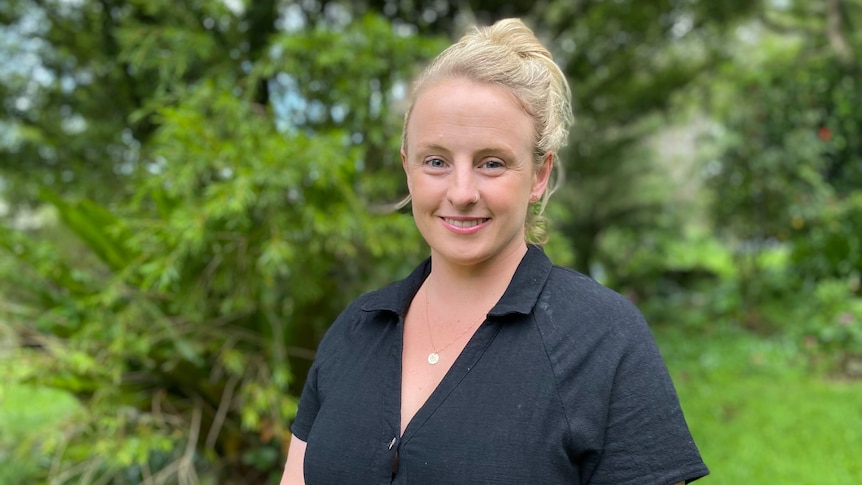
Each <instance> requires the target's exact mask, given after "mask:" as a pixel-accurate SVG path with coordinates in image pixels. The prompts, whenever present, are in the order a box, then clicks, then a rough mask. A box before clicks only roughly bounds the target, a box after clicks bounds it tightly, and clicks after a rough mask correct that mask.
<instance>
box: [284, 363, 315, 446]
mask: <svg viewBox="0 0 862 485" xmlns="http://www.w3.org/2000/svg"><path fill="white" fill-rule="evenodd" d="M319 362H320V361H319V360H317V359H315V361H314V363H313V364H312V366H311V369H310V370H309V371H308V377H307V378H306V380H305V386H304V387H303V389H302V395H301V396H300V398H299V407H298V408H297V411H296V418H294V421H293V424H292V425H291V426H290V431H291V433H293V434H294V435H295V436H296V437H297V438H299V439H301V440H302V441H308V434H309V433H311V425H312V424H314V419H315V418H316V417H317V412H318V411H319V410H320V398H319V396H318V393H317V374H318V367H319Z"/></svg>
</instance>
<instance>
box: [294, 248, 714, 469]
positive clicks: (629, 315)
mask: <svg viewBox="0 0 862 485" xmlns="http://www.w3.org/2000/svg"><path fill="white" fill-rule="evenodd" d="M430 270H431V265H430V260H426V261H425V262H424V263H423V264H422V265H420V266H419V267H418V268H416V270H414V271H413V273H412V274H411V275H410V276H409V277H407V278H406V279H405V280H402V281H400V282H397V283H395V284H393V285H390V286H388V287H386V288H383V289H381V290H378V291H376V292H372V293H369V294H366V295H363V296H362V297H360V298H358V299H357V300H356V301H354V302H353V303H352V304H351V305H350V306H349V307H348V308H347V309H346V310H345V311H344V312H343V313H342V314H341V315H340V316H339V317H338V319H336V321H335V322H334V323H333V325H332V327H331V328H330V329H329V331H328V332H327V333H326V335H325V337H324V339H323V341H322V342H321V344H320V346H319V349H318V354H317V358H316V360H315V362H314V364H313V366H312V368H311V371H310V372H309V376H308V380H307V382H306V387H305V389H304V390H303V393H302V397H301V400H300V404H299V411H298V414H297V416H296V421H295V422H294V424H293V426H292V431H293V433H294V434H295V435H296V436H297V437H298V438H299V439H301V440H303V441H306V442H307V448H306V454H305V464H304V467H305V479H306V483H307V484H309V485H313V484H351V483H356V484H363V485H367V484H377V483H379V484H389V483H394V484H406V483H410V484H456V483H458V484H460V483H495V484H516V483H517V484H521V483H524V484H534V483H535V484H563V483H566V484H570V483H584V484H585V483H590V484H614V485H619V484H626V483H631V484H670V483H675V482H679V481H684V480H685V481H691V480H694V479H697V478H699V477H702V476H704V475H706V474H707V473H708V470H707V468H706V466H705V465H704V464H703V462H702V460H701V458H700V455H699V453H698V451H697V447H696V446H695V444H694V442H693V440H692V438H691V435H690V433H689V430H688V427H687V425H686V422H685V419H684V417H683V414H682V411H681V409H680V407H679V402H678V399H677V396H676V392H675V390H674V388H673V384H672V382H671V380H670V377H669V375H668V372H667V369H666V368H665V365H664V362H663V361H662V359H661V356H660V355H659V352H658V350H657V348H656V346H655V343H654V341H653V338H652V335H651V334H650V332H649V329H648V328H647V325H646V323H645V322H644V320H643V317H642V316H641V314H640V312H639V311H638V310H637V309H636V308H635V307H634V306H633V305H631V303H629V301H628V300H626V299H625V298H623V297H622V296H620V295H619V294H617V293H615V292H613V291H611V290H609V289H607V288H605V287H603V286H601V285H600V284H598V283H596V282H595V281H594V280H592V279H589V278H587V277H586V276H583V275H581V274H579V273H577V272H574V271H571V270H568V269H564V268H560V267H556V266H552V265H551V263H550V261H549V260H548V259H547V257H546V256H545V254H544V253H543V252H542V250H541V249H539V248H537V247H535V246H530V248H529V250H528V251H527V254H526V255H525V256H524V258H523V260H522V261H521V263H520V265H519V267H518V269H517V271H516V272H515V275H514V276H513V278H512V281H511V283H510V284H509V287H508V288H507V290H506V292H505V293H504V294H503V296H502V297H501V298H500V301H499V302H498V303H497V304H496V305H495V306H494V308H492V309H491V311H490V312H489V313H488V316H487V319H486V320H485V322H484V323H483V324H482V325H481V326H480V327H479V329H478V330H477V331H476V333H475V335H474V336H473V337H472V339H471V340H470V341H469V342H468V344H467V346H466V347H465V348H464V350H463V352H462V353H461V355H460V356H459V357H458V358H457V360H456V361H455V362H454V363H453V365H452V367H451V369H450V370H449V372H448V373H447V374H446V376H445V377H444V378H443V380H442V381H441V382H440V385H439V386H438V387H437V388H436V389H435V390H434V392H433V393H432V394H431V396H430V397H429V398H428V400H427V401H426V402H425V404H424V405H423V406H422V407H421V408H420V409H419V410H418V411H417V413H416V415H415V416H414V417H413V419H412V420H411V421H410V423H409V424H408V425H407V427H406V429H405V431H404V435H403V436H399V431H400V429H401V424H400V419H401V403H400V399H401V349H402V345H401V344H402V333H403V325H404V315H405V314H406V312H407V309H408V307H409V305H410V301H411V300H412V298H413V296H414V295H415V294H416V292H417V291H418V289H419V287H420V286H421V285H422V282H423V281H424V280H425V278H426V277H427V275H428V274H429V272H430ZM396 456H397V461H396V460H395V458H396ZM394 463H397V466H393V464H394Z"/></svg>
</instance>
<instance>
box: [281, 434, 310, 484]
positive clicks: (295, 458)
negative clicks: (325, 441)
mask: <svg viewBox="0 0 862 485" xmlns="http://www.w3.org/2000/svg"><path fill="white" fill-rule="evenodd" d="M304 461H305V441H302V440H301V439H299V438H297V437H296V435H291V437H290V447H289V448H288V449H287V463H286V464H285V465H284V474H283V475H282V476H281V483H280V485H305V478H304V477H303V473H302V463H303V462H304Z"/></svg>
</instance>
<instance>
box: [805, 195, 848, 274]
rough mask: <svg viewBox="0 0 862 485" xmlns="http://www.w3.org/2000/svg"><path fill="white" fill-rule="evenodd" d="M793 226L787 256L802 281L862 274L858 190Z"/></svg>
mask: <svg viewBox="0 0 862 485" xmlns="http://www.w3.org/2000/svg"><path fill="white" fill-rule="evenodd" d="M796 226H797V230H796V231H794V233H793V238H792V241H793V254H792V256H791V257H792V260H793V265H794V268H795V269H796V270H797V271H798V272H799V275H800V276H801V278H802V279H803V280H805V281H817V280H821V279H829V278H853V277H855V278H858V277H859V276H860V275H862V237H860V234H862V192H858V191H857V192H856V193H855V194H853V195H851V196H849V197H847V198H846V199H845V200H843V201H833V202H832V203H829V204H826V205H825V206H824V207H823V210H822V211H821V212H820V213H818V214H816V215H814V216H813V217H811V218H810V219H808V220H803V219H799V220H798V221H797V224H796Z"/></svg>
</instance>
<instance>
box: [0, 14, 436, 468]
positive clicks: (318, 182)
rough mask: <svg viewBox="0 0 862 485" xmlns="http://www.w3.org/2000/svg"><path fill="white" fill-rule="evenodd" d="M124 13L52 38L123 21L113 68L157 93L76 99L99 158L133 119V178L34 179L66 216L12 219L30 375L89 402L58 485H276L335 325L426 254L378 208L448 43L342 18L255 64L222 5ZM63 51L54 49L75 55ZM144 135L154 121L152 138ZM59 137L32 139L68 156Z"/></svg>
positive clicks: (264, 52)
mask: <svg viewBox="0 0 862 485" xmlns="http://www.w3.org/2000/svg"><path fill="white" fill-rule="evenodd" d="M99 5H101V7H99ZM111 6H112V7H115V8H117V9H118V10H116V11H114V10H110V9H105V7H106V5H104V4H103V3H95V2H81V3H80V4H76V5H71V4H66V6H65V7H63V8H64V9H66V10H65V11H64V12H62V14H61V13H57V12H52V13H51V15H52V16H53V17H52V18H53V19H54V22H55V23H54V24H53V25H52V27H53V28H55V29H58V30H59V31H66V30H67V29H71V28H73V26H77V25H79V22H81V21H82V20H81V19H83V18H89V19H90V21H91V22H92V18H101V20H102V21H104V22H108V23H112V22H116V23H117V25H112V29H114V30H112V32H115V34H116V36H117V39H119V40H120V41H121V42H120V44H119V46H118V47H117V48H118V51H117V54H116V57H117V59H119V60H120V62H122V63H125V66H124V67H122V68H118V69H113V67H114V66H113V65H112V64H111V63H109V62H107V61H105V62H106V66H105V67H104V71H106V72H124V73H125V74H123V76H126V75H128V76H129V77H130V78H131V79H130V80H128V82H130V83H131V84H132V85H135V86H140V89H142V90H144V91H143V93H144V94H141V97H142V98H141V99H140V103H139V104H133V103H130V104H128V105H127V104H125V102H124V101H123V100H118V101H117V105H116V110H117V112H118V113H119V114H113V113H112V110H110V109H106V107H108V106H111V104H112V102H113V98H114V97H119V96H120V94H118V93H117V92H116V91H115V90H113V89H107V87H106V88H105V89H100V87H101V82H103V81H102V80H100V81H99V82H98V83H97V82H96V81H93V85H90V84H87V83H83V84H82V85H81V87H80V91H77V89H78V88H77V85H75V90H76V92H74V93H69V94H68V98H69V99H71V100H73V101H75V102H77V99H78V97H83V98H84V99H89V98H90V97H92V98H93V99H92V100H91V101H90V103H89V104H88V105H87V106H89V107H90V108H92V110H91V111H86V113H87V117H86V120H87V127H88V129H87V130H85V131H82V132H81V133H79V135H80V136H81V140H80V141H81V145H82V146H83V145H86V144H87V143H86V142H87V140H89V142H91V143H94V144H99V143H102V142H103V140H104V139H103V138H100V137H99V136H94V137H92V138H90V136H89V135H91V134H94V135H95V134H98V133H101V132H100V131H99V132H98V133H91V132H90V127H97V126H101V125H100V124H99V123H102V122H104V121H105V120H106V118H107V117H108V115H107V114H106V115H105V117H102V118H100V115H99V111H98V110H97V109H96V108H97V107H101V108H100V109H103V110H104V111H105V112H106V113H108V114H110V116H116V117H117V118H116V119H115V120H116V121H115V122H116V123H117V125H118V126H116V127H112V130H113V131H112V132H113V133H115V134H116V133H120V132H126V133H131V134H130V135H129V136H130V137H131V139H133V140H135V143H134V150H131V152H133V157H132V158H133V161H134V163H135V166H136V167H137V172H134V173H131V174H128V177H125V176H124V177H125V178H124V177H118V178H116V179H113V178H111V177H112V176H111V175H109V174H110V173H113V167H114V166H116V165H118V164H119V165H121V164H122V163H124V162H126V161H128V160H127V158H126V156H127V154H128V153H129V152H128V151H119V152H116V151H114V152H110V150H109V153H110V156H107V155H106V156H107V158H106V159H105V160H106V161H105V167H103V168H104V171H102V172H100V171H99V170H96V172H97V173H98V177H97V176H96V175H93V178H92V179H89V182H86V183H85V182H82V181H81V180H76V182H77V183H81V184H82V185H80V186H78V185H72V184H70V185H64V184H42V183H38V184H34V185H38V186H40V187H39V188H40V191H39V196H40V200H42V201H44V202H45V203H47V204H50V205H51V206H52V207H53V208H54V211H55V213H56V215H57V219H58V222H59V223H58V224H56V225H54V224H50V223H46V224H45V225H44V226H43V227H42V228H39V229H35V230H31V231H27V230H22V229H16V228H15V227H14V226H13V225H12V224H10V223H8V221H7V224H5V225H4V226H0V227H2V230H0V248H3V249H5V252H3V253H0V254H2V257H4V258H7V260H8V258H9V257H10V256H11V258H12V263H11V264H3V265H0V267H2V268H7V269H8V272H7V274H4V275H3V276H4V277H3V278H2V280H3V281H4V284H3V289H4V291H5V292H7V294H8V295H11V299H12V301H14V302H15V303H16V304H15V305H14V306H4V307H3V308H2V312H3V314H4V317H5V318H4V320H6V321H11V322H12V324H13V325H14V326H15V329H16V331H17V333H18V335H19V336H20V339H21V342H22V347H21V348H20V349H19V353H18V355H16V358H17V359H19V362H20V363H21V366H20V367H18V368H19V374H18V375H16V376H15V378H16V379H20V380H24V381H27V382H35V383H39V384H41V385H48V386H52V387H57V388H60V389H66V390H69V391H70V392H73V393H74V394H75V395H76V396H77V397H78V398H79V400H80V401H81V402H82V403H84V404H85V407H84V409H85V410H86V412H85V413H84V414H83V415H82V416H79V417H78V418H79V421H78V422H77V423H70V424H69V427H67V428H64V433H65V437H64V439H63V440H61V441H59V442H58V441H51V440H48V441H45V442H44V443H43V444H44V445H45V446H46V447H48V448H52V444H53V447H54V448H53V449H55V450H56V451H57V452H58V453H61V454H60V455H59V456H61V457H62V462H61V466H58V467H54V469H53V470H54V471H53V476H52V479H53V480H55V481H56V482H58V483H79V482H80V483H88V482H90V481H94V480H102V481H110V482H111V483H141V482H147V483H172V482H176V481H179V482H184V481H189V480H191V481H194V478H195V477H196V476H198V475H199V474H209V475H212V476H216V477H218V480H219V482H220V483H248V482H251V481H253V482H255V483H262V482H266V481H270V482H272V481H274V480H275V478H274V477H275V475H277V473H278V471H279V469H280V466H281V464H282V463H283V461H282V460H283V451H284V450H283V449H282V446H286V444H287V442H288V439H287V436H288V434H289V431H288V430H287V425H288V423H289V421H290V419H291V418H292V416H293V413H294V411H295V406H296V398H297V396H298V394H299V391H300V389H301V385H302V376H304V375H305V371H304V368H307V365H308V363H309V361H310V357H311V356H312V355H313V350H312V349H313V348H314V347H315V346H316V343H317V341H318V340H319V338H320V335H321V333H322V332H323V330H324V329H325V327H326V326H327V325H328V324H329V322H331V321H332V319H333V318H334V317H335V315H336V314H337V312H338V311H340V309H341V308H343V307H344V305H345V304H346V302H347V301H349V300H351V299H353V298H354V297H355V296H356V295H357V294H358V293H360V292H361V291H365V290H367V289H369V288H371V287H376V286H380V285H382V284H384V283H385V282H388V281H391V280H392V279H394V278H395V275H397V274H402V273H403V272H404V271H406V269H407V268H406V267H405V265H409V266H411V267H412V264H415V262H416V261H417V260H418V259H419V257H420V255H421V253H422V252H423V251H422V246H421V244H420V243H419V237H418V235H417V234H416V232H415V230H414V229H413V224H412V221H411V220H410V218H409V217H408V216H407V215H406V214H397V213H396V214H389V215H381V214H376V213H374V210H373V209H374V208H375V204H377V203H378V202H379V201H382V202H388V201H390V200H392V199H390V197H392V196H394V194H395V190H394V187H396V186H397V184H398V180H400V179H401V177H402V176H401V175H400V166H398V156H397V149H392V148H391V147H397V140H398V137H399V135H400V116H399V114H398V113H397V111H393V110H397V107H398V106H399V104H398V102H399V99H400V98H401V97H402V96H403V94H401V91H403V90H400V89H399V86H400V85H402V84H403V83H405V82H406V80H407V79H408V78H409V77H410V76H411V74H412V72H411V70H412V69H413V68H414V67H415V66H417V65H418V64H419V62H420V60H421V59H424V58H427V57H429V56H430V55H431V53H433V52H436V51H437V50H439V43H438V42H437V41H436V40H435V39H433V38H429V39H420V38H416V37H412V36H406V35H403V34H401V33H399V32H398V31H397V30H396V29H393V28H392V26H391V25H389V23H388V22H386V21H385V20H382V19H381V18H380V17H378V16H375V15H371V14H369V15H366V16H362V17H359V18H355V17H350V16H347V17H344V16H341V15H340V14H337V13H332V14H331V16H329V17H326V18H324V19H322V20H321V21H320V22H318V23H316V24H314V25H303V26H302V28H296V29H293V28H285V29H284V30H282V31H279V32H278V33H277V34H273V35H272V36H271V37H269V38H267V41H266V45H265V46H261V47H260V48H259V55H258V56H257V57H249V56H248V55H247V54H244V53H243V52H245V49H248V48H250V47H249V46H250V45H251V43H250V42H249V44H248V46H247V47H242V46H244V45H246V44H245V43H244V41H237V42H238V45H239V46H240V47H239V48H238V50H233V49H221V50H220V49H218V48H217V45H218V44H217V43H216V40H214V39H213V37H218V36H219V35H221V34H225V32H231V33H236V32H245V29H246V28H250V27H251V25H250V24H245V25H246V26H245V27H241V26H240V25H241V24H243V22H244V21H243V20H242V19H243V18H246V17H248V16H249V15H251V13H249V12H245V11H240V12H232V11H229V10H226V9H225V7H224V5H223V4H222V3H221V2H213V5H210V4H209V3H206V4H205V3H201V4H190V5H184V6H183V7H182V8H180V7H177V6H176V5H174V4H169V3H164V4H152V3H149V2H145V3H137V2H122V3H117V4H113V5H111ZM46 7H47V5H46ZM31 8H35V7H32V6H31ZM211 9H216V12H217V13H218V15H217V16H215V14H213V10H211ZM106 11H107V12H109V13H105V12H106ZM100 12H101V13H100ZM102 14H105V15H107V17H108V18H102V17H99V16H100V15H102ZM91 16H92V18H91ZM271 20H272V21H273V22H281V21H284V19H281V20H279V18H278V17H273V18H272V19H271ZM64 22H68V23H64ZM176 22H185V23H183V24H182V25H183V28H180V27H175V24H176ZM88 25H91V24H88ZM92 25H98V22H96V23H93V24H92ZM231 26H233V27H231ZM213 29H215V30H218V31H219V32H221V34H218V33H214V32H212V30H213ZM88 32H92V33H93V34H94V35H95V36H94V37H89V36H88V35H86V33H88ZM103 34H104V33H103V32H102V31H101V30H100V29H93V30H92V31H87V30H85V31H84V33H82V34H79V35H80V37H81V38H80V39H78V42H81V43H82V44H84V45H87V46H89V47H88V49H92V50H95V52H90V51H89V50H88V49H84V48H83V47H81V50H80V51H76V52H77V53H76V56H80V58H81V60H79V61H75V62H74V63H73V64H74V65H75V66H81V67H80V69H81V70H82V71H86V70H88V69H95V67H93V65H87V64H86V63H85V62H84V60H85V59H89V58H99V59H107V56H106V54H105V53H103V52H101V51H99V48H100V47H101V46H102V44H101V43H99V42H97V39H99V38H100V36H102V35H103ZM66 41H69V39H68V38H66V39H64V40H63V41H59V42H55V43H51V46H52V49H56V50H57V51H59V52H65V50H64V49H65V44H64V42H66ZM228 44H229V45H233V43H232V42H229V43H228ZM73 47H74V46H73ZM169 53H170V55H169ZM75 59H78V57H75ZM70 62H71V61H70ZM100 72H102V71H100ZM79 75H81V74H79ZM264 86H265V92H266V96H265V97H262V95H261V93H262V92H263V91H262V90H263V89H264ZM144 87H146V88H147V89H144ZM52 88H53V86H49V88H48V89H46V91H45V92H39V93H36V94H37V95H38V96H35V95H34V96H35V97H34V99H41V100H43V101H44V102H45V103H46V104H45V105H44V106H43V107H42V108H43V109H42V110H37V112H38V113H40V114H39V116H40V117H39V118H38V119H39V120H41V113H44V109H48V106H50V105H49V104H48V100H51V99H54V98H52V96H51V95H49V94H50V92H51V91H52ZM57 89H60V87H58V88H57ZM40 96H42V97H40ZM124 99H125V98H124ZM265 100H268V101H269V102H268V103H267V104H261V103H262V102H263V101H265ZM297 105H302V114H303V116H298V115H297V113H294V112H292V111H291V107H292V106H293V107H295V106H297ZM78 106H83V105H82V104H79V105H78ZM132 106H134V109H133V108H132ZM88 109H89V108H88ZM82 111H85V110H83V108H82ZM31 115H32V116H36V114H33V113H28V116H31ZM82 116H83V115H82ZM112 119H114V118H112ZM139 123H145V124H146V125H147V126H148V128H147V129H146V130H144V129H143V128H140V129H141V130H143V131H135V128H136V127H139V125H138V124H139ZM38 126H39V130H41V131H40V133H43V134H44V133H46V132H47V131H48V130H47V128H45V126H46V125H45V124H39V125H38ZM93 129H95V128H93ZM106 130H107V128H106ZM97 131H98V130H97ZM107 131H111V130H107ZM24 135H26V133H25V134H24ZM53 135H56V138H47V137H46V138H42V137H37V138H34V139H25V140H22V141H21V142H20V145H19V148H21V149H22V150H24V149H23V148H22V147H27V146H31V145H32V147H33V149H34V153H35V152H36V151H37V150H36V148H37V146H38V145H39V144H42V143H45V144H52V143H53V144H54V145H56V146H60V145H62V143H63V141H64V138H63V136H62V133H52V136H53ZM46 136H47V135H46ZM106 150H107V148H106ZM387 152H391V155H386V154H385V153H387ZM20 153H24V151H22V152H20ZM65 153H66V152H63V154H65ZM69 156H70V157H73V155H69ZM128 156H132V155H128ZM72 159H73V160H74V159H75V158H74V157H73V158H72ZM58 160H59V161H58V163H61V162H62V163H65V158H63V157H61V158H60V159H58ZM82 160H90V159H88V158H86V157H84V156H83V155H82ZM71 166H72V167H74V164H72V165H71ZM108 167H111V168H108ZM4 168H9V171H7V172H5V173H6V174H8V176H9V177H10V180H21V179H23V178H16V177H21V176H22V175H23V174H22V173H21V172H15V171H14V170H15V167H14V166H12V167H4ZM42 168H43V169H44V171H45V173H49V172H50V171H51V170H52V168H51V167H50V165H49V164H47V163H46V164H44V165H43V166H42ZM104 177H107V179H106V178H104ZM105 180H112V181H116V182H117V184H119V186H120V187H119V189H120V190H118V191H114V190H112V189H113V187H107V188H106V187H104V186H101V185H100V184H105V183H106V182H105ZM97 181H100V182H98V183H97ZM88 184H89V185H88ZM10 193H14V192H10ZM82 194H90V195H92V196H93V197H92V198H93V199H96V201H93V200H90V199H89V198H85V197H82V196H81V195H82ZM25 195H27V196H30V197H32V196H33V194H32V193H26V194H25Z"/></svg>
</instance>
